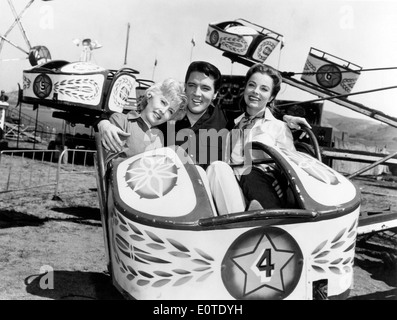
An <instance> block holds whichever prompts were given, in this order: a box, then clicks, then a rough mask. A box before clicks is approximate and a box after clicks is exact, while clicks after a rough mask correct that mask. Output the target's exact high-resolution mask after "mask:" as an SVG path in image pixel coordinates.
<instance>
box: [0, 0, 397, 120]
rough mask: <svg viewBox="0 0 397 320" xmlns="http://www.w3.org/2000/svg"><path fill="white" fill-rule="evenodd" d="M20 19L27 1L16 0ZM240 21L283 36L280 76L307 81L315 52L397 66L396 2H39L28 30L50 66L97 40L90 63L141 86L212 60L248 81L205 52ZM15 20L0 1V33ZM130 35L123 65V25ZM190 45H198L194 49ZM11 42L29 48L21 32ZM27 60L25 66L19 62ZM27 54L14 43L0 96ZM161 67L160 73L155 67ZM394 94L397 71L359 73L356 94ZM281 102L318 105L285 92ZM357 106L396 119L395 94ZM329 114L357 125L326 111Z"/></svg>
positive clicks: (366, 64)
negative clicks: (228, 25)
mask: <svg viewBox="0 0 397 320" xmlns="http://www.w3.org/2000/svg"><path fill="white" fill-rule="evenodd" d="M12 2H13V3H14V6H15V9H16V12H17V13H19V12H21V10H22V9H23V8H24V7H25V5H26V4H27V3H28V2H29V1H28V0H13V1H12ZM237 18H243V19H246V20H249V21H251V22H253V23H256V24H258V25H261V26H263V27H266V28H268V29H271V30H274V31H276V32H278V33H280V34H282V35H283V36H284V41H285V46H284V48H283V49H282V50H280V45H278V46H277V48H276V49H275V50H274V51H273V52H272V54H271V55H270V57H269V58H268V59H267V60H266V62H265V63H267V64H269V65H272V66H273V67H276V68H278V69H279V70H281V71H292V72H302V71H303V67H304V64H305V61H306V58H307V55H308V53H309V50H310V48H311V47H314V48H316V49H319V50H322V51H324V52H326V53H329V54H332V55H334V56H337V57H339V58H341V59H344V60H347V61H349V62H352V63H354V64H356V65H358V66H361V67H362V68H363V69H372V68H390V67H397V36H396V35H397V1H395V0H388V1H382V0H379V1H378V0H364V1H360V0H354V1H340V0H321V1H319V0H244V1H242V0H128V1H127V0H53V1H41V0H36V1H35V2H33V4H32V5H31V6H30V7H29V9H27V10H26V12H25V14H24V15H23V18H22V24H23V27H24V29H25V30H26V35H27V37H28V39H29V41H30V43H31V45H32V46H36V45H44V46H46V47H47V48H48V49H49V50H50V52H51V55H52V58H53V59H60V60H67V61H77V60H79V56H80V52H81V46H80V47H77V46H76V45H75V44H74V43H73V39H75V38H79V39H83V38H91V39H94V40H97V41H98V42H99V43H100V44H101V45H102V46H103V47H102V48H100V49H97V50H94V51H93V59H92V61H93V62H95V63H96V64H98V65H101V66H103V67H105V68H110V69H119V68H121V67H125V66H127V67H130V68H133V69H136V70H138V71H140V75H139V77H140V78H145V79H152V76H153V75H154V80H162V79H164V78H167V77H174V78H176V79H179V80H183V79H184V75H185V71H186V68H187V66H188V64H189V63H190V59H191V57H192V59H193V60H207V61H210V62H212V63H214V64H215V65H217V66H218V67H219V68H220V70H221V72H222V73H223V74H234V75H238V74H245V72H246V70H247V68H246V67H244V66H242V65H239V64H237V63H235V64H233V65H232V64H231V62H230V60H229V59H227V58H225V57H223V56H222V51H219V50H217V49H215V48H213V47H211V46H209V45H208V44H206V43H205V36H206V33H207V28H208V24H209V23H213V22H221V21H226V20H235V19H237ZM13 21H14V16H13V14H12V11H11V9H10V7H9V5H8V1H7V0H0V34H4V33H5V32H6V31H7V30H8V28H9V27H10V26H11V24H12V23H13ZM128 23H130V26H131V29H130V35H129V45H128V55H127V65H124V59H125V49H126V36H127V24H128ZM192 38H194V40H195V43H196V45H195V46H194V47H192V43H191V40H192ZM8 39H9V40H11V41H12V42H13V43H15V44H17V45H19V46H20V47H22V48H24V49H27V45H26V42H25V41H24V38H23V37H22V33H21V31H20V29H19V28H18V26H15V27H14V28H13V30H12V31H11V32H10V33H9V35H8ZM18 58H22V59H24V60H13V59H18ZM25 58H26V54H25V53H23V52H22V51H20V50H18V49H16V48H14V47H13V46H11V45H10V44H8V43H5V44H4V45H3V49H2V51H1V52H0V60H2V61H1V62H0V88H2V89H5V90H6V91H11V90H16V89H17V87H18V86H17V84H18V83H19V84H22V71H23V70H25V69H30V68H31V66H30V64H29V62H28V60H26V59H25ZM155 59H157V62H158V63H157V66H156V68H155V69H154V61H155ZM388 86H397V70H384V71H367V72H362V74H361V75H360V78H359V79H358V81H357V83H356V85H355V87H354V89H353V92H358V91H364V90H370V89H376V88H382V87H388ZM279 98H280V99H292V100H311V99H315V98H316V97H315V96H313V95H311V94H308V93H302V92H300V91H298V90H297V89H294V88H292V87H290V86H288V85H284V87H283V88H282V91H281V92H280V94H279ZM350 99H351V100H354V101H357V102H360V103H363V104H364V105H366V106H368V107H370V108H375V109H378V110H380V111H382V112H384V113H386V114H388V115H391V116H394V117H397V89H392V90H387V91H381V92H378V93H370V94H363V95H357V96H352V97H351V98H350ZM325 108H326V109H328V110H330V111H334V112H336V113H341V112H343V114H345V115H347V116H357V115H358V114H357V113H356V112H353V111H351V112H347V111H346V109H345V108H342V107H339V106H338V105H336V104H333V103H330V102H327V103H326V104H325Z"/></svg>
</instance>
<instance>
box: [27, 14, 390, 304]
mask: <svg viewBox="0 0 397 320" xmlns="http://www.w3.org/2000/svg"><path fill="white" fill-rule="evenodd" d="M280 41H282V36H281V35H280V34H278V33H276V32H273V31H271V30H268V29H266V28H263V27H261V26H258V25H255V24H252V23H250V22H248V21H246V20H243V19H237V20H235V21H227V22H222V23H216V24H209V27H208V33H207V38H206V42H207V43H208V44H209V45H211V46H213V47H215V48H217V49H219V50H222V51H224V53H223V55H224V56H225V57H227V58H229V59H231V60H232V61H233V62H238V63H242V64H244V65H247V66H250V65H252V64H254V63H256V62H261V63H263V62H264V61H265V60H266V58H267V57H268V56H269V55H270V54H271V52H272V50H273V49H274V48H275V47H276V46H277V45H278V43H279V42H280ZM331 58H336V57H334V56H331V55H328V54H326V53H324V52H321V51H320V50H317V49H314V48H312V49H311V51H310V53H309V57H308V60H307V62H306V65H305V71H307V72H306V73H305V74H304V75H303V76H302V79H301V80H303V81H301V80H297V79H294V78H293V77H292V76H293V75H291V74H287V73H282V75H283V80H284V82H285V83H287V84H289V85H292V86H295V87H298V88H300V89H302V90H305V91H308V92H310V93H313V94H315V95H317V96H319V97H321V98H323V99H332V100H333V101H334V102H336V103H339V104H341V105H344V106H346V107H347V108H351V109H353V110H355V111H358V112H361V113H364V114H367V113H368V115H369V116H371V117H373V118H375V119H378V120H379V121H383V122H386V123H388V124H390V125H392V126H396V127H397V120H396V119H394V118H392V117H389V116H386V115H384V114H382V113H381V112H377V111H375V110H373V109H370V108H368V107H365V106H363V105H361V104H358V103H355V102H352V101H349V100H348V99H346V97H347V96H348V95H349V94H350V92H351V89H352V88H353V86H354V83H355V81H356V80H357V78H358V76H359V74H360V71H361V67H359V66H356V65H354V64H352V63H349V62H347V61H345V60H343V63H342V64H339V63H338V62H335V61H331V60H333V59H331ZM137 74H138V72H137V71H136V70H133V69H127V68H124V69H120V70H118V71H115V70H107V69H104V68H101V67H99V66H96V65H94V64H91V63H86V62H73V63H69V62H67V61H50V62H47V63H44V64H42V65H40V66H36V67H33V68H32V69H30V70H26V71H24V73H23V79H24V82H23V90H21V93H20V100H21V102H23V103H29V104H33V105H35V104H37V105H43V106H48V107H52V108H55V109H58V110H62V111H63V113H56V116H59V117H61V118H63V119H68V121H80V122H83V123H85V124H88V125H92V124H93V123H94V122H95V121H96V120H97V119H98V117H99V116H100V115H101V113H103V112H125V111H126V110H129V109H131V108H134V107H136V102H137V101H138V100H139V98H140V96H141V94H142V91H143V90H145V88H147V87H148V86H149V85H150V82H147V80H139V79H137V78H136V75H137ZM222 80H223V85H222V87H221V90H220V95H219V101H218V102H219V103H220V105H223V106H224V107H225V108H228V109H230V110H234V111H236V112H240V111H241V110H240V109H239V105H238V98H239V94H240V92H241V90H242V76H228V75H225V76H223V79H222ZM131 101H132V102H133V103H131ZM289 104H290V105H291V106H294V107H295V108H296V109H299V108H297V106H301V107H302V106H304V107H303V109H304V110H305V111H306V112H308V111H311V112H312V115H311V116H310V114H309V113H307V114H306V115H305V116H306V117H308V118H309V122H311V123H312V124H318V125H319V121H318V120H319V117H320V118H321V104H320V105H317V104H316V103H312V104H306V105H304V104H303V103H300V102H293V103H291V102H290V103H289ZM289 104H288V102H282V101H281V102H280V101H279V106H280V107H281V108H283V106H284V108H286V107H287V106H289ZM285 110H287V111H288V110H291V109H289V108H286V109H285ZM77 116H78V117H77ZM310 117H312V118H311V119H310ZM310 120H311V121H310ZM316 122H317V123H316ZM321 129H322V128H317V133H318V132H319V130H321ZM304 130H305V132H306V133H307V134H308V135H309V137H310V140H309V144H310V145H309V147H308V148H306V149H305V150H306V151H305V150H303V149H299V148H298V150H301V151H296V152H291V151H286V150H283V149H279V148H276V147H270V146H266V145H264V144H261V143H258V142H254V143H252V145H251V147H252V149H253V150H256V151H260V152H262V153H263V155H264V156H263V158H264V159H266V160H263V161H266V162H272V163H275V164H276V165H277V166H278V167H279V168H280V169H281V171H282V172H283V174H284V175H285V177H286V178H287V180H288V182H289V191H290V194H291V201H290V203H289V204H288V207H287V208H284V209H277V210H247V211H244V212H238V213H234V214H228V215H222V216H220V215H218V214H217V212H216V204H215V205H214V203H213V200H212V197H211V195H210V194H209V191H208V190H207V189H206V181H205V177H202V176H201V175H200V174H199V173H198V171H197V169H196V167H195V165H194V163H193V162H192V161H191V160H190V158H189V157H188V156H186V154H185V153H184V152H183V151H181V149H180V148H176V147H175V148H173V147H165V148H160V149H156V150H153V151H148V152H145V153H142V154H139V155H136V156H134V157H131V158H128V159H125V160H123V161H114V160H113V162H112V161H109V162H108V161H106V157H105V152H104V150H103V148H102V146H101V143H100V140H99V139H97V156H96V168H97V171H98V175H97V185H98V195H99V200H100V210H101V219H102V224H103V230H104V241H105V245H106V257H107V266H108V270H109V272H110V275H111V277H112V281H113V284H114V285H115V286H116V287H117V288H118V289H119V291H120V292H121V293H123V294H124V295H125V296H126V297H128V298H135V299H164V300H170V299H197V300H198V299H200V300H202V299H319V298H328V299H338V298H339V299H340V298H346V297H347V295H348V293H349V290H350V287H351V284H352V280H353V262H354V252H355V243H356V237H357V235H359V234H364V233H366V232H372V231H374V230H375V231H376V230H380V229H382V230H384V229H387V228H392V227H396V225H397V224H396V220H397V217H396V216H395V215H394V216H392V217H390V216H389V217H384V216H382V217H381V219H378V220H376V219H375V220H371V221H369V222H368V220H365V219H363V218H362V217H361V216H360V203H361V197H360V190H359V189H358V188H357V187H356V186H355V185H354V184H353V183H352V182H351V181H350V180H349V179H348V178H347V177H345V176H343V175H342V174H340V173H338V172H336V171H335V170H333V169H332V168H331V167H330V166H328V165H326V164H325V163H323V162H322V158H323V157H324V156H328V157H329V156H330V154H329V153H328V154H327V152H331V151H332V148H328V149H324V147H323V146H320V145H319V143H318V141H317V138H316V135H315V134H314V133H313V132H312V131H311V130H310V129H307V128H305V129H304ZM322 140H324V137H323V139H322ZM323 142H324V141H323ZM298 144H301V145H302V144H303V145H305V144H306V145H307V142H299V141H297V145H298ZM327 150H328V151H327ZM308 153H309V154H308Z"/></svg>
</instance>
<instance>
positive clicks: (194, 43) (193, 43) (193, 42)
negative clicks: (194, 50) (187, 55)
mask: <svg viewBox="0 0 397 320" xmlns="http://www.w3.org/2000/svg"><path fill="white" fill-rule="evenodd" d="M192 45H193V47H194V46H195V45H196V42H195V41H194V37H193V38H192Z"/></svg>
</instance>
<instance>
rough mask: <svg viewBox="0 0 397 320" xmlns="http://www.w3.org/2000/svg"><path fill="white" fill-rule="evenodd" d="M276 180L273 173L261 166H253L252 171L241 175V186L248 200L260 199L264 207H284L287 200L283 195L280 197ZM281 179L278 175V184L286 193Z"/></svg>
mask: <svg viewBox="0 0 397 320" xmlns="http://www.w3.org/2000/svg"><path fill="white" fill-rule="evenodd" d="M275 180H276V178H275V176H274V174H273V173H267V172H264V171H263V170H262V169H259V168H252V170H251V172H250V173H248V174H245V175H242V176H241V178H240V186H241V189H242V191H243V193H244V196H245V197H246V199H247V200H248V201H252V200H257V201H259V203H260V204H261V206H262V207H263V209H278V208H284V207H285V201H284V198H283V196H281V197H280V196H279V195H278V194H277V192H276V189H275V186H274V182H275ZM280 180H281V179H280V177H277V181H278V184H279V186H280V188H281V190H282V191H283V194H285V192H284V190H285V188H284V185H285V183H283V182H282V181H280ZM283 189H284V190H283Z"/></svg>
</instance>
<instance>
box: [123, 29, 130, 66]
mask: <svg viewBox="0 0 397 320" xmlns="http://www.w3.org/2000/svg"><path fill="white" fill-rule="evenodd" d="M129 37H130V23H128V24H127V39H126V43H125V56H124V65H126V64H127V51H128V39H129Z"/></svg>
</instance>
